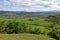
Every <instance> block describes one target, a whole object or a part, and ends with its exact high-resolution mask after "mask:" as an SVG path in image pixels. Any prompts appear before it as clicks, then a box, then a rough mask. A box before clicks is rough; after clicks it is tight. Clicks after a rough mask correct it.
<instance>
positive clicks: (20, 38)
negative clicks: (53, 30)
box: [0, 34, 55, 40]
mask: <svg viewBox="0 0 60 40" xmlns="http://www.w3.org/2000/svg"><path fill="white" fill-rule="evenodd" d="M0 40H55V39H53V38H50V37H48V36H47V35H36V34H0Z"/></svg>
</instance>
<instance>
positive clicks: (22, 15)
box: [0, 11, 60, 18]
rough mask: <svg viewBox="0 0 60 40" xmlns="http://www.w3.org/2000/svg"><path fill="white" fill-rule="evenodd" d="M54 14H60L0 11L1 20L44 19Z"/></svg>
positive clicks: (55, 12)
mask: <svg viewBox="0 0 60 40" xmlns="http://www.w3.org/2000/svg"><path fill="white" fill-rule="evenodd" d="M54 14H60V12H57V11H51V12H19V11H0V17H2V18H30V17H46V16H50V15H54Z"/></svg>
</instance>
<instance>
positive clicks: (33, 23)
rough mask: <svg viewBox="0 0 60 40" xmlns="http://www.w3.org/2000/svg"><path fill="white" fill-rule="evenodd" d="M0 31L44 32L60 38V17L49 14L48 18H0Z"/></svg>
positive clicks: (9, 32)
mask: <svg viewBox="0 0 60 40" xmlns="http://www.w3.org/2000/svg"><path fill="white" fill-rule="evenodd" d="M0 33H7V34H13V33H33V34H43V35H49V36H50V37H52V38H55V39H58V40H60V18H59V17H55V16H51V17H50V16H49V17H46V18H31V19H30V18H29V19H23V21H22V20H20V19H19V20H16V19H10V20H9V19H0Z"/></svg>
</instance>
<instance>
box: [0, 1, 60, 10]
mask: <svg viewBox="0 0 60 40" xmlns="http://www.w3.org/2000/svg"><path fill="white" fill-rule="evenodd" d="M0 10H12V11H53V10H60V0H0Z"/></svg>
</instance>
